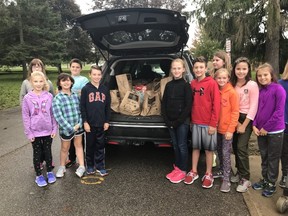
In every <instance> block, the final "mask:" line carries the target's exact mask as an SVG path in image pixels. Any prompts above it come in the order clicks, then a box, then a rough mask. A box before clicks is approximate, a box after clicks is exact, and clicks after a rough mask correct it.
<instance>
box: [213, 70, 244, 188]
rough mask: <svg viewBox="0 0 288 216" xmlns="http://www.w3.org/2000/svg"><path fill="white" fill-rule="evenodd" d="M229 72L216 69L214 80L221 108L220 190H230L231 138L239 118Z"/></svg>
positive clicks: (218, 130) (218, 136) (236, 96)
mask: <svg viewBox="0 0 288 216" xmlns="http://www.w3.org/2000/svg"><path fill="white" fill-rule="evenodd" d="M229 79H230V74H229V72H228V70H227V69H225V68H221V69H219V70H217V71H216V74H215V80H216V82H217V83H218V86H219V89H220V94H221V109H220V117H219V123H218V128H217V132H218V133H217V153H218V157H219V161H220V170H219V172H221V173H222V175H223V181H222V184H221V187H220V191H222V192H229V191H230V186H231V184H230V171H231V159H230V157H231V155H230V154H231V149H232V138H233V133H234V131H235V128H236V126H237V123H238V118H239V99H238V95H237V93H236V91H235V90H234V88H233V86H232V85H231V84H230V83H229Z"/></svg>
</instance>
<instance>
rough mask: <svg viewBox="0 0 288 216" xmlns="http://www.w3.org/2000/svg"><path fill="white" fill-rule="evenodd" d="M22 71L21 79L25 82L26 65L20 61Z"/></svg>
mask: <svg viewBox="0 0 288 216" xmlns="http://www.w3.org/2000/svg"><path fill="white" fill-rule="evenodd" d="M22 71H23V76H22V79H23V80H25V79H26V78H27V65H26V62H25V61H22Z"/></svg>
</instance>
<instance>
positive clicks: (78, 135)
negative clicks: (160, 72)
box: [20, 51, 288, 197]
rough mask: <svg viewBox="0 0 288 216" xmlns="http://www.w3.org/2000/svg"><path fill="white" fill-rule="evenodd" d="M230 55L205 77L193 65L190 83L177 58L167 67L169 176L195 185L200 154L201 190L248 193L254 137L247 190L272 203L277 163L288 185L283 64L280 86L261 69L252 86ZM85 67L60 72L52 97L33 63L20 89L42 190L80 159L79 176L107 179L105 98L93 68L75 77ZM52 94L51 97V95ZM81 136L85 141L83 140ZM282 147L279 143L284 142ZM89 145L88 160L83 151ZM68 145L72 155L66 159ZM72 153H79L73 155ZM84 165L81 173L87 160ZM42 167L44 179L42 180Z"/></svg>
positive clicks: (220, 57) (200, 62) (287, 84)
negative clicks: (255, 174)
mask: <svg viewBox="0 0 288 216" xmlns="http://www.w3.org/2000/svg"><path fill="white" fill-rule="evenodd" d="M228 59H229V58H228V56H227V54H226V53H225V52H224V51H219V52H217V53H215V55H214V57H213V67H214V69H213V70H211V71H210V73H207V62H206V60H205V59H204V58H203V57H198V58H196V59H195V61H194V65H193V72H194V74H195V77H196V78H195V79H194V80H193V81H192V82H191V83H190V84H189V83H188V82H187V81H186V80H185V79H184V77H185V73H186V69H185V63H184V61H183V60H182V59H175V60H173V61H172V63H171V69H170V71H171V74H172V76H173V79H172V81H170V82H168V83H167V85H166V87H165V91H164V95H163V99H162V104H161V113H162V116H163V119H164V121H165V123H166V125H167V127H168V130H169V133H170V136H171V139H172V142H173V149H174V154H175V163H174V165H173V170H172V171H171V172H170V173H168V174H167V175H166V178H167V179H169V180H170V181H171V182H172V183H179V182H182V181H184V183H185V184H188V185H189V184H192V183H193V182H194V181H195V180H197V179H198V178H199V174H198V161H199V157H200V151H201V150H204V151H205V155H206V171H205V175H204V176H203V177H202V187H203V188H211V187H212V186H213V182H214V178H222V184H221V187H220V191H222V192H229V191H230V187H231V183H230V182H238V186H237V188H236V190H237V191H238V192H246V191H247V190H248V188H249V187H250V186H251V185H252V184H251V182H250V170H249V157H248V155H249V154H248V141H249V138H250V136H251V133H252V131H254V133H255V135H256V136H257V139H258V145H259V150H260V154H261V159H262V163H261V167H262V177H263V179H261V180H260V181H259V182H256V183H254V184H253V185H252V187H253V189H255V190H260V189H263V192H262V195H263V196H266V197H270V196H272V195H273V193H274V192H275V190H276V181H277V178H278V172H279V161H280V159H281V163H282V175H283V176H282V178H281V181H280V183H279V185H280V186H281V187H285V183H286V181H287V180H288V179H287V174H288V143H287V142H288V140H287V136H288V135H287V134H288V129H287V124H288V119H287V118H288V114H287V112H288V102H287V99H286V95H287V91H288V63H287V65H286V67H285V71H284V73H283V79H282V80H280V81H279V83H280V84H278V83H277V78H276V77H275V74H274V71H273V68H272V66H271V65H270V64H268V63H265V64H262V65H260V66H259V67H258V68H257V69H256V82H255V81H252V79H251V65H250V63H249V60H248V59H247V58H245V57H240V58H238V59H237V60H236V61H235V62H234V65H233V68H232V70H231V73H230V68H229V60H228ZM81 69H82V63H81V61H80V60H78V59H72V60H71V62H70V71H71V75H69V74H66V73H62V74H60V75H59V76H58V78H57V88H58V92H57V94H56V96H55V97H54V98H53V95H54V91H53V85H52V83H51V81H50V80H48V78H47V76H46V73H45V68H44V64H43V63H42V61H41V60H40V59H33V60H32V61H31V63H30V64H29V71H28V78H27V80H24V81H23V83H22V86H21V92H20V102H21V105H22V117H23V123H24V132H25V134H26V136H27V138H28V139H29V140H30V141H31V143H32V147H33V164H34V169H35V172H36V180H35V182H36V183H37V185H38V186H39V187H43V186H46V185H47V182H48V183H50V184H51V183H54V182H55V181H56V177H58V178H61V177H63V176H64V174H65V172H66V168H67V167H69V166H71V165H73V164H74V163H75V161H76V156H77V158H78V162H79V167H78V168H77V170H76V175H77V176H79V177H82V176H83V175H84V173H85V172H86V173H87V174H93V173H95V172H96V171H97V172H98V173H100V175H101V176H105V175H107V174H108V172H107V170H106V169H105V147H104V146H105V142H104V133H105V131H106V130H108V128H109V118H110V103H111V102H110V93H109V89H107V88H106V87H105V86H104V85H102V84H100V81H101V78H102V71H101V68H100V67H98V66H92V67H91V69H90V71H89V77H90V79H91V81H90V82H89V81H88V79H87V78H85V77H83V76H81V75H80V72H81ZM48 91H49V92H48ZM58 127H59V135H60V138H61V150H60V166H59V168H58V171H57V173H56V177H55V175H54V174H53V172H52V169H53V161H52V153H51V144H52V140H53V138H54V137H55V136H56V134H57V129H58ZM189 129H191V132H192V148H193V151H192V169H191V170H190V171H189V172H188V173H187V170H188V167H187V166H188V158H189V157H188V146H187V135H188V131H189ZM84 131H85V132H86V139H84V138H83V136H84ZM283 140H284V142H283ZM85 141H86V152H85V153H86V154H84V150H83V145H84V143H85ZM71 144H72V145H73V146H75V150H73V149H72V151H70V152H69V160H68V161H67V158H68V151H69V149H71ZM232 148H233V152H234V154H235V164H236V168H237V173H236V174H235V175H234V174H233V173H231V159H230V158H231V151H232ZM215 151H217V155H218V158H219V162H220V164H219V170H217V171H216V172H212V164H213V157H214V156H213V155H214V152H215ZM75 152H76V154H75ZM85 159H86V166H85V165H84V164H85V163H84V161H85ZM43 161H45V163H46V169H47V175H46V177H47V178H45V177H44V175H43V174H42V166H41V165H42V163H43Z"/></svg>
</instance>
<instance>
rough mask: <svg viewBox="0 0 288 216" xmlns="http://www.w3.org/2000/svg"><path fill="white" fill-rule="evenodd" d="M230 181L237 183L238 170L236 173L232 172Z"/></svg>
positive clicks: (238, 177)
mask: <svg viewBox="0 0 288 216" xmlns="http://www.w3.org/2000/svg"><path fill="white" fill-rule="evenodd" d="M230 181H231V182H232V183H238V182H239V181H240V176H239V174H238V172H237V173H236V175H233V174H232V175H231V178H230Z"/></svg>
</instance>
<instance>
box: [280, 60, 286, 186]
mask: <svg viewBox="0 0 288 216" xmlns="http://www.w3.org/2000/svg"><path fill="white" fill-rule="evenodd" d="M279 83H280V84H281V85H282V87H283V88H284V89H285V91H286V102H285V113H284V117H285V130H284V138H283V147H282V155H281V165H282V178H281V180H280V182H279V186H280V187H282V188H285V185H286V181H288V179H287V175H288V97H287V94H288V62H287V63H286V65H285V69H284V72H283V74H282V79H281V80H279Z"/></svg>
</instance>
